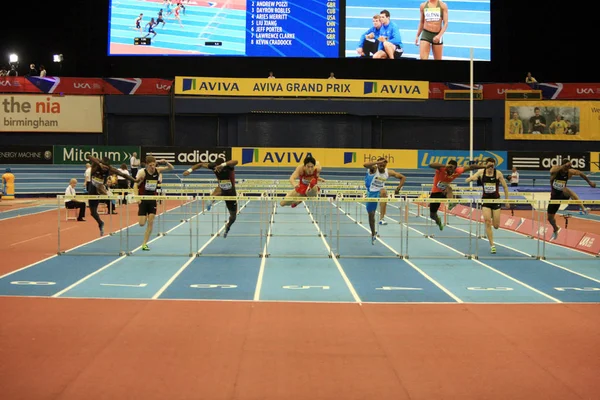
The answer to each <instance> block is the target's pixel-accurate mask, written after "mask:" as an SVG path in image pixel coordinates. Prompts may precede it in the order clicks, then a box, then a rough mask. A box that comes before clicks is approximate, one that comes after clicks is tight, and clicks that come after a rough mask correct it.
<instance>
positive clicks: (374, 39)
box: [356, 14, 381, 57]
mask: <svg viewBox="0 0 600 400" xmlns="http://www.w3.org/2000/svg"><path fill="white" fill-rule="evenodd" d="M380 30H381V16H380V15H379V14H377V15H374V16H373V26H372V27H370V28H369V29H368V30H367V31H366V32H365V33H363V34H362V35H361V37H360V41H359V42H358V48H357V49H356V52H357V53H358V55H359V56H361V57H371V56H373V55H374V54H375V53H377V51H378V50H379V45H380V43H379V31H380Z"/></svg>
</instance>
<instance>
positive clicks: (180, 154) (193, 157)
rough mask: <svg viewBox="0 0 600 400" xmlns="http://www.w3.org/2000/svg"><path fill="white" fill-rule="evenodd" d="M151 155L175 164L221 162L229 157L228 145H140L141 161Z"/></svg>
mask: <svg viewBox="0 0 600 400" xmlns="http://www.w3.org/2000/svg"><path fill="white" fill-rule="evenodd" d="M149 155H152V156H154V157H155V158H156V159H157V160H161V159H164V160H166V161H168V162H170V163H171V164H176V165H194V164H198V163H203V162H206V163H211V162H216V163H219V164H220V163H223V162H225V161H228V160H230V159H231V148H230V147H210V148H207V147H166V146H165V147H146V146H143V147H142V153H141V161H142V162H143V161H145V159H146V156H149Z"/></svg>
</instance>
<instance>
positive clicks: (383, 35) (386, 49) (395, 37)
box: [373, 10, 404, 59]
mask: <svg viewBox="0 0 600 400" xmlns="http://www.w3.org/2000/svg"><path fill="white" fill-rule="evenodd" d="M380 20H381V29H380V30H379V51H378V52H377V53H375V55H374V56H373V58H389V59H394V58H400V57H402V53H403V52H404V50H403V49H402V38H401V37H400V29H398V25H396V23H395V22H391V21H390V12H389V11H388V10H383V11H381V13H380Z"/></svg>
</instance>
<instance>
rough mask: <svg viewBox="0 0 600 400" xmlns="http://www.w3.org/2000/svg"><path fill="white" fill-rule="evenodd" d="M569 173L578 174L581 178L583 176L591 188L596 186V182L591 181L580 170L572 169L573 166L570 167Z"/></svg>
mask: <svg viewBox="0 0 600 400" xmlns="http://www.w3.org/2000/svg"><path fill="white" fill-rule="evenodd" d="M569 175H570V176H580V177H581V178H583V179H584V180H585V181H586V182H587V183H588V185H590V186H591V187H593V188H595V187H596V182H592V181H591V180H590V178H588V177H587V175H586V174H585V173H583V172H581V171H580V170H578V169H573V168H571V169H570V170H569Z"/></svg>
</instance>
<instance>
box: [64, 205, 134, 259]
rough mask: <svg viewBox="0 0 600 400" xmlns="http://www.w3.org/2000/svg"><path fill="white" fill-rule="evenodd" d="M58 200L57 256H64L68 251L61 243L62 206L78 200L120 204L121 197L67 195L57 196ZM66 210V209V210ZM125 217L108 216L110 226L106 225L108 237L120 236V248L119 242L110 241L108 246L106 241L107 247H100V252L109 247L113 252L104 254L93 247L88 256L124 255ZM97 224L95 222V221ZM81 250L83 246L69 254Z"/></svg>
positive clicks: (87, 253) (71, 250) (70, 251)
mask: <svg viewBox="0 0 600 400" xmlns="http://www.w3.org/2000/svg"><path fill="white" fill-rule="evenodd" d="M56 199H57V203H58V204H57V210H58V212H57V214H58V224H57V229H58V238H57V249H56V254H57V255H64V254H66V253H67V251H66V250H63V249H62V243H61V225H60V221H61V219H62V218H61V212H60V211H61V205H63V204H64V202H65V200H77V201H82V202H86V203H87V202H89V201H90V200H99V201H116V202H117V203H118V202H119V199H120V197H119V196H115V195H75V196H67V195H59V196H56ZM65 210H66V208H65ZM122 218H123V216H122V215H121V214H118V217H114V214H110V213H109V214H108V225H107V224H106V223H105V228H107V231H108V233H107V236H109V237H111V236H114V235H116V234H118V246H117V241H116V240H110V244H106V243H107V242H106V241H105V244H106V245H105V246H98V247H99V249H100V250H102V249H106V248H107V247H110V245H112V248H113V250H112V251H110V252H102V251H100V250H97V249H96V246H92V247H93V249H94V250H93V251H89V252H86V255H107V254H113V255H114V254H116V255H123V254H124V250H123V247H124V242H123V240H124V238H123V228H124V227H123V219H122ZM115 220H116V222H117V227H118V229H117V227H116V226H115ZM94 222H95V221H94ZM115 247H118V248H117V249H115ZM79 248H81V246H78V247H75V248H73V249H69V253H70V254H75V253H77V252H76V251H74V250H77V249H79Z"/></svg>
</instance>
